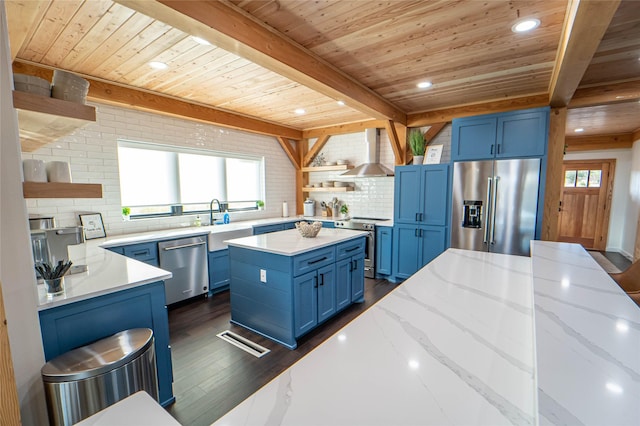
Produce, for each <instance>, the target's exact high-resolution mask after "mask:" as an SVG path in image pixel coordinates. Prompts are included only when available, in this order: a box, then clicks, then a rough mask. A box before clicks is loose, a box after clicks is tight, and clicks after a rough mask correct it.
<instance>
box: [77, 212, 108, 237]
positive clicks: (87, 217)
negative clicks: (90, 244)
mask: <svg viewBox="0 0 640 426" xmlns="http://www.w3.org/2000/svg"><path fill="white" fill-rule="evenodd" d="M79 216H80V224H81V225H82V226H83V228H84V239H85V240H93V239H96V238H104V237H106V236H107V233H106V232H105V231H104V223H103V222H102V214H100V213H88V214H81V215H79Z"/></svg>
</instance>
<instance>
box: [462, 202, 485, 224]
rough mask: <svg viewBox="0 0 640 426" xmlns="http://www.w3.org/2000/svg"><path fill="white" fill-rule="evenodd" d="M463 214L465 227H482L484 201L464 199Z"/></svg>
mask: <svg viewBox="0 0 640 426" xmlns="http://www.w3.org/2000/svg"><path fill="white" fill-rule="evenodd" d="M463 208H464V212H463V215H462V218H463V219H462V227H463V228H482V222H481V220H480V219H481V218H482V201H479V200H464V202H463Z"/></svg>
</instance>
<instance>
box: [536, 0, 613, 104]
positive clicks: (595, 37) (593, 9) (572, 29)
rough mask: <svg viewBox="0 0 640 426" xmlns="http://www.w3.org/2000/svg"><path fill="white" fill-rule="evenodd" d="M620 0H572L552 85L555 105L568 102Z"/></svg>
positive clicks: (551, 91)
mask: <svg viewBox="0 0 640 426" xmlns="http://www.w3.org/2000/svg"><path fill="white" fill-rule="evenodd" d="M619 5H620V0H608V1H592V0H571V1H570V2H569V5H568V9H567V16H566V17H565V21H564V28H563V33H562V36H561V39H560V46H559V48H558V54H557V56H556V61H555V66H554V69H553V74H552V77H551V83H550V85H549V103H550V104H551V106H552V107H564V106H567V105H568V104H569V101H570V100H571V98H572V97H573V94H574V93H575V91H576V89H577V87H578V85H579V84H580V80H582V76H583V75H584V72H585V71H586V69H587V67H588V66H589V63H590V62H591V59H592V58H593V55H594V53H595V52H596V50H597V49H598V46H599V45H600V41H601V40H602V37H603V36H604V33H605V32H606V31H607V28H608V27H609V23H610V22H611V19H612V18H613V15H614V14H615V12H616V10H617V9H618V6H619Z"/></svg>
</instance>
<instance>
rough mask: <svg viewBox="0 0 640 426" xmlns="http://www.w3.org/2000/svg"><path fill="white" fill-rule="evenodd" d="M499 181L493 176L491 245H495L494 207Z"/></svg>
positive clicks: (498, 178) (497, 177)
mask: <svg viewBox="0 0 640 426" xmlns="http://www.w3.org/2000/svg"><path fill="white" fill-rule="evenodd" d="M499 180H500V177H499V176H494V178H493V182H494V189H493V200H492V204H493V205H492V206H491V244H495V242H496V239H495V236H496V206H497V204H498V181H499Z"/></svg>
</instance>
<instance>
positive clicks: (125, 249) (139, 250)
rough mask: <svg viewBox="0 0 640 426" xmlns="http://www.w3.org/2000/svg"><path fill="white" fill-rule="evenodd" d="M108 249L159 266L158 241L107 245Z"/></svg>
mask: <svg viewBox="0 0 640 426" xmlns="http://www.w3.org/2000/svg"><path fill="white" fill-rule="evenodd" d="M107 250H111V251H112V252H115V253H118V254H123V255H125V256H127V257H130V258H132V259H135V260H139V261H140V262H144V263H148V264H149V265H151V266H155V267H159V266H160V262H159V261H158V242H157V241H153V242H147V243H139V244H131V245H127V246H116V247H107Z"/></svg>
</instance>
